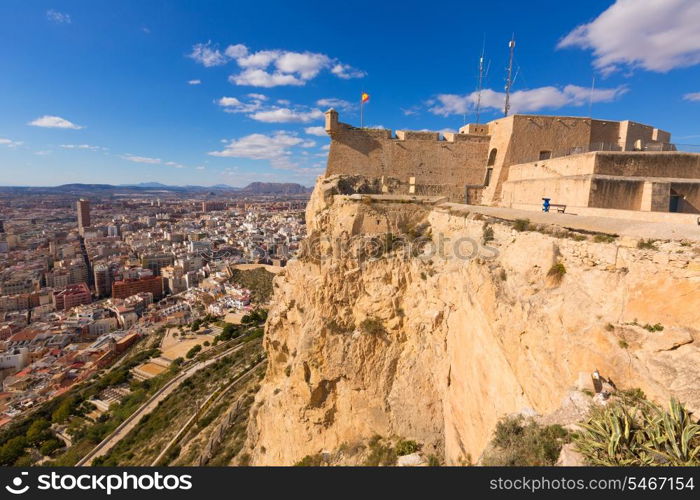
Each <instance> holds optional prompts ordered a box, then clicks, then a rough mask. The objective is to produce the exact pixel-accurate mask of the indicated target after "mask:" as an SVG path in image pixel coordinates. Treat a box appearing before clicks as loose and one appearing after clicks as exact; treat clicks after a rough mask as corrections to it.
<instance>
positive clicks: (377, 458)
mask: <svg viewBox="0 0 700 500" xmlns="http://www.w3.org/2000/svg"><path fill="white" fill-rule="evenodd" d="M369 449H370V454H369V456H368V457H367V459H366V460H365V463H364V465H368V466H372V467H377V466H380V465H396V451H395V450H394V448H393V447H392V446H387V445H386V444H384V443H383V442H382V438H381V436H374V437H373V438H372V439H371V440H370V442H369Z"/></svg>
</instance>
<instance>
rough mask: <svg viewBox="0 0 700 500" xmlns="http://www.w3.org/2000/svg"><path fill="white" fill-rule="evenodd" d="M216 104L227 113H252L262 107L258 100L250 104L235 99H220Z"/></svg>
mask: <svg viewBox="0 0 700 500" xmlns="http://www.w3.org/2000/svg"><path fill="white" fill-rule="evenodd" d="M217 104H218V105H219V106H221V107H222V108H224V111H226V112H227V113H253V112H254V111H257V110H259V109H260V107H261V106H262V101H261V100H260V99H253V100H252V101H250V102H243V101H241V100H240V99H238V98H236V97H222V98H221V99H219V100H218V101H217Z"/></svg>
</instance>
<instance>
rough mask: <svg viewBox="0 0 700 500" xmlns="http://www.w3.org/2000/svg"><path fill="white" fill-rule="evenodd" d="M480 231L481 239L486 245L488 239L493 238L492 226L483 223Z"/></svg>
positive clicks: (491, 239)
mask: <svg viewBox="0 0 700 500" xmlns="http://www.w3.org/2000/svg"><path fill="white" fill-rule="evenodd" d="M482 233H483V236H482V241H483V243H484V245H486V244H487V243H488V242H489V241H493V240H494V234H493V228H492V227H491V226H490V225H489V224H488V223H484V227H483V230H482Z"/></svg>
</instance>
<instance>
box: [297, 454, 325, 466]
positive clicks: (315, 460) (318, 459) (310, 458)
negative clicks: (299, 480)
mask: <svg viewBox="0 0 700 500" xmlns="http://www.w3.org/2000/svg"><path fill="white" fill-rule="evenodd" d="M322 463H323V456H322V455H321V454H320V453H316V454H315V455H306V456H305V457H304V458H302V459H301V460H299V461H298V462H297V463H295V464H294V466H295V467H318V466H319V465H321V464H322Z"/></svg>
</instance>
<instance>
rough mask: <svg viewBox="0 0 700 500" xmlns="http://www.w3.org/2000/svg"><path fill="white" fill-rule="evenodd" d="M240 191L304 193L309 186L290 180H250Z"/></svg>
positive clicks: (253, 192)
mask: <svg viewBox="0 0 700 500" xmlns="http://www.w3.org/2000/svg"><path fill="white" fill-rule="evenodd" d="M241 192H242V193H251V194H304V193H309V192H311V188H307V187H306V186H302V185H301V184H296V183H292V182H251V183H250V184H248V185H247V186H246V187H244V188H243V189H241Z"/></svg>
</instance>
